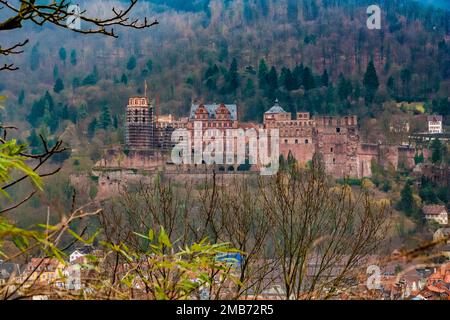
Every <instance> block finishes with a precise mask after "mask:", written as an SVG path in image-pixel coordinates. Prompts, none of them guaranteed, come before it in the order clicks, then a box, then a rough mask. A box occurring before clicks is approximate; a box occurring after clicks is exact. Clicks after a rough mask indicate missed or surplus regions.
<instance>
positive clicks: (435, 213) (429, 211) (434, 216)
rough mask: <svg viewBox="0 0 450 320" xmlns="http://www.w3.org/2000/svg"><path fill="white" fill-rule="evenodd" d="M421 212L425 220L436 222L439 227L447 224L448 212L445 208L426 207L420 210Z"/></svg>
mask: <svg viewBox="0 0 450 320" xmlns="http://www.w3.org/2000/svg"><path fill="white" fill-rule="evenodd" d="M422 211H423V214H424V215H425V219H426V220H429V221H436V222H437V223H439V224H441V225H447V224H448V212H447V209H446V208H445V206H441V205H427V206H424V207H423V208H422Z"/></svg>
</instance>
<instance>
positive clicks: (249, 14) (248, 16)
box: [244, 0, 253, 23]
mask: <svg viewBox="0 0 450 320" xmlns="http://www.w3.org/2000/svg"><path fill="white" fill-rule="evenodd" d="M244 19H245V22H247V23H251V22H252V20H253V11H252V8H251V7H250V3H249V0H244Z"/></svg>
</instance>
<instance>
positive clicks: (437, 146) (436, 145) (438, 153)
mask: <svg viewBox="0 0 450 320" xmlns="http://www.w3.org/2000/svg"><path fill="white" fill-rule="evenodd" d="M442 149H443V146H442V143H441V140H439V139H434V140H433V142H432V143H431V150H432V153H431V162H432V163H434V164H440V163H441V162H442Z"/></svg>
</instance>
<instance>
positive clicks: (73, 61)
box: [70, 49, 77, 66]
mask: <svg viewBox="0 0 450 320" xmlns="http://www.w3.org/2000/svg"><path fill="white" fill-rule="evenodd" d="M70 63H71V64H72V65H73V66H76V65H77V52H76V51H75V49H72V51H70Z"/></svg>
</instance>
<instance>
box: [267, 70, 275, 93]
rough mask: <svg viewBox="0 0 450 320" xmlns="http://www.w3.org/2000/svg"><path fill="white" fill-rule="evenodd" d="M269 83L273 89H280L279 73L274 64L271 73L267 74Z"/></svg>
mask: <svg viewBox="0 0 450 320" xmlns="http://www.w3.org/2000/svg"><path fill="white" fill-rule="evenodd" d="M267 85H268V86H269V89H271V90H276V89H278V73H277V69H276V68H275V67H274V66H273V67H272V68H270V71H269V74H268V76H267Z"/></svg>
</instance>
